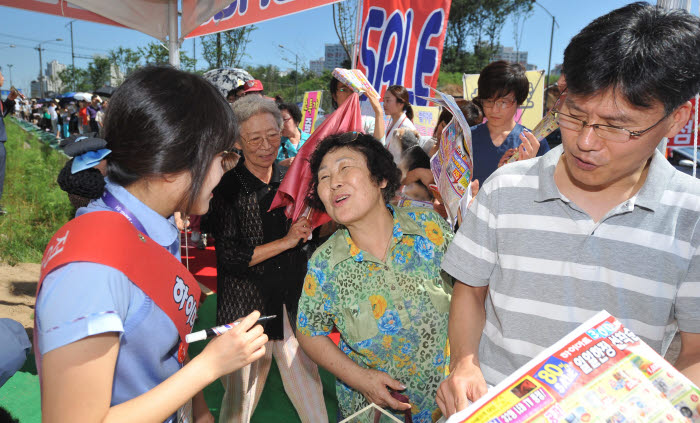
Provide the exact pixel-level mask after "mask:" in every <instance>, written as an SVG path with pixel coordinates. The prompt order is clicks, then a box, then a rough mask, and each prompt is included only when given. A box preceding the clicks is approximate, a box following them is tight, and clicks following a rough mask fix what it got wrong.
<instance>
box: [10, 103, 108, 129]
mask: <svg viewBox="0 0 700 423" xmlns="http://www.w3.org/2000/svg"><path fill="white" fill-rule="evenodd" d="M108 104H109V101H108V99H105V100H103V99H102V98H101V97H100V96H99V95H92V97H91V99H90V101H87V100H75V99H73V98H57V99H49V100H44V101H42V100H38V99H29V98H21V97H19V98H17V99H16V100H15V108H14V112H15V115H16V116H17V117H19V118H21V119H23V120H25V121H27V122H30V123H32V124H34V125H36V126H37V127H38V128H39V129H40V130H42V131H45V132H49V133H51V134H53V135H55V136H56V138H58V139H66V138H68V137H70V136H71V135H75V134H83V133H88V132H99V131H100V129H101V128H102V126H103V125H104V113H105V111H106V109H107V105H108Z"/></svg>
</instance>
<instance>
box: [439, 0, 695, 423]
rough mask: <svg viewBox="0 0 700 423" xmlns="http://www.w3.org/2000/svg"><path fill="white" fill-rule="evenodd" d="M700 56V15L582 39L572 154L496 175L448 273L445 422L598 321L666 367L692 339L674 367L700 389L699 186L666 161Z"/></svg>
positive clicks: (566, 141) (565, 128)
mask: <svg viewBox="0 0 700 423" xmlns="http://www.w3.org/2000/svg"><path fill="white" fill-rule="evenodd" d="M699 46H700V19H699V18H697V17H694V16H691V15H689V14H688V13H685V12H682V11H678V10H675V11H665V10H662V9H657V8H656V7H652V6H649V5H645V4H632V5H628V6H625V7H623V8H621V9H618V10H615V11H613V12H611V13H609V14H608V15H606V16H603V17H601V18H598V19H596V20H595V21H593V22H592V23H591V24H589V25H588V26H587V27H586V28H584V29H583V30H582V32H581V33H580V34H578V35H577V36H575V37H574V38H573V39H572V40H571V42H570V44H569V46H568V47H567V48H566V51H565V53H564V66H563V74H564V75H565V78H566V83H567V86H568V95H567V98H566V100H565V101H564V103H563V105H562V106H561V109H560V111H559V113H558V120H559V125H560V128H561V135H562V140H563V144H562V146H560V147H558V148H556V149H554V150H552V151H550V152H549V153H548V154H546V155H544V156H542V157H541V158H535V159H531V160H526V161H522V162H518V163H514V164H510V165H507V166H504V167H502V168H501V169H499V170H498V171H497V172H495V173H494V174H493V175H492V176H491V177H490V178H489V179H488V180H487V181H486V182H485V183H484V186H483V188H482V189H481V191H480V192H479V194H478V195H477V197H476V199H475V201H474V203H473V204H472V206H471V207H470V209H469V213H468V216H467V217H466V218H465V220H464V222H463V224H462V226H461V227H460V228H459V232H458V233H457V235H456V236H455V238H454V241H453V242H452V244H451V245H450V248H449V250H448V251H447V253H446V256H445V259H444V261H443V263H442V267H443V269H444V270H445V271H447V273H449V274H450V275H452V276H453V277H455V279H457V280H458V281H461V282H462V283H455V288H454V293H453V297H452V304H451V308H450V319H449V338H450V346H451V364H450V367H451V374H450V376H449V377H448V378H447V379H446V380H445V381H444V382H443V383H442V384H441V386H440V388H439V390H438V394H437V401H438V404H439V405H440V408H441V409H442V410H443V413H444V414H445V415H451V414H452V413H454V412H455V411H458V410H461V409H464V408H466V406H467V399H469V400H472V401H475V400H476V399H477V398H479V397H480V396H481V395H483V394H484V393H485V392H486V386H487V384H489V385H495V384H497V383H499V382H500V381H501V380H503V379H504V378H505V377H506V376H508V375H509V374H511V373H512V372H514V371H515V370H516V369H518V368H519V367H520V366H522V365H523V364H525V363H527V362H528V361H529V360H530V359H531V358H533V357H534V356H535V355H537V354H538V353H539V352H540V351H542V350H544V349H545V348H547V347H549V346H550V345H552V344H553V343H555V342H556V341H558V340H559V339H560V338H562V337H563V336H565V335H566V334H567V333H568V332H570V331H571V330H573V329H574V328H576V327H577V326H578V325H579V324H580V323H582V322H584V321H585V320H587V319H588V318H589V317H592V316H593V315H594V314H596V313H597V312H599V311H600V310H607V311H608V312H609V313H611V314H612V315H614V316H615V317H617V318H618V319H619V320H620V321H621V322H622V323H623V324H624V325H625V326H627V327H629V328H630V329H632V330H633V331H634V332H635V333H636V334H637V335H639V336H640V337H641V338H642V339H643V340H644V341H645V342H647V343H648V344H649V345H650V346H652V347H653V348H654V349H655V350H656V351H657V352H659V353H660V354H664V353H665V352H666V349H667V348H668V345H669V343H670V342H671V339H672V338H673V335H674V334H675V332H676V330H679V331H680V334H681V341H682V347H681V352H680V356H679V358H678V360H677V361H676V363H675V366H676V367H677V368H678V369H679V370H680V371H681V372H683V373H684V374H685V375H686V376H688V377H689V378H690V379H691V380H693V381H694V382H695V383H696V384H700V247H699V246H700V181H698V180H696V179H694V178H691V177H689V176H688V175H685V174H683V173H681V172H679V171H676V169H674V168H673V167H672V166H671V165H670V164H669V163H668V161H666V160H665V159H664V157H663V155H661V154H660V153H659V152H658V151H656V146H657V145H658V144H659V142H660V141H661V139H662V138H663V137H664V136H666V137H672V136H674V135H675V134H677V133H678V132H679V131H680V129H681V128H682V127H683V126H684V125H685V124H686V123H687V122H688V119H689V116H690V111H691V108H692V107H691V103H690V102H689V101H688V100H689V99H691V98H692V97H693V96H694V95H695V94H696V93H697V92H698V90H700V54H698V48H699ZM529 136H530V137H532V134H529ZM475 166H479V164H478V163H475Z"/></svg>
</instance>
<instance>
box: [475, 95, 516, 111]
mask: <svg viewBox="0 0 700 423" xmlns="http://www.w3.org/2000/svg"><path fill="white" fill-rule="evenodd" d="M513 104H515V98H514V97H501V98H497V99H488V100H481V105H482V106H484V108H488V109H492V108H494V107H497V108H499V109H505V108H508V107H510V106H512V105H513Z"/></svg>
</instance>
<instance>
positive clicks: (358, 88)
mask: <svg viewBox="0 0 700 423" xmlns="http://www.w3.org/2000/svg"><path fill="white" fill-rule="evenodd" d="M333 76H334V77H335V78H336V79H337V80H338V81H340V82H342V83H343V84H345V85H347V86H348V87H350V88H352V90H353V91H355V92H356V93H358V94H364V93H367V94H370V95H373V96H374V97H377V98H379V94H378V93H377V90H375V89H374V87H373V86H372V84H370V83H369V81H368V80H367V77H366V76H365V74H364V73H362V71H361V70H358V69H342V68H335V69H334V70H333Z"/></svg>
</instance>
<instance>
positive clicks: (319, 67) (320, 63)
mask: <svg viewBox="0 0 700 423" xmlns="http://www.w3.org/2000/svg"><path fill="white" fill-rule="evenodd" d="M325 63H326V59H325V58H324V57H321V58H320V59H318V60H309V69H310V70H311V72H313V73H314V74H316V75H321V74H322V73H323V68H324V64H325Z"/></svg>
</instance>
